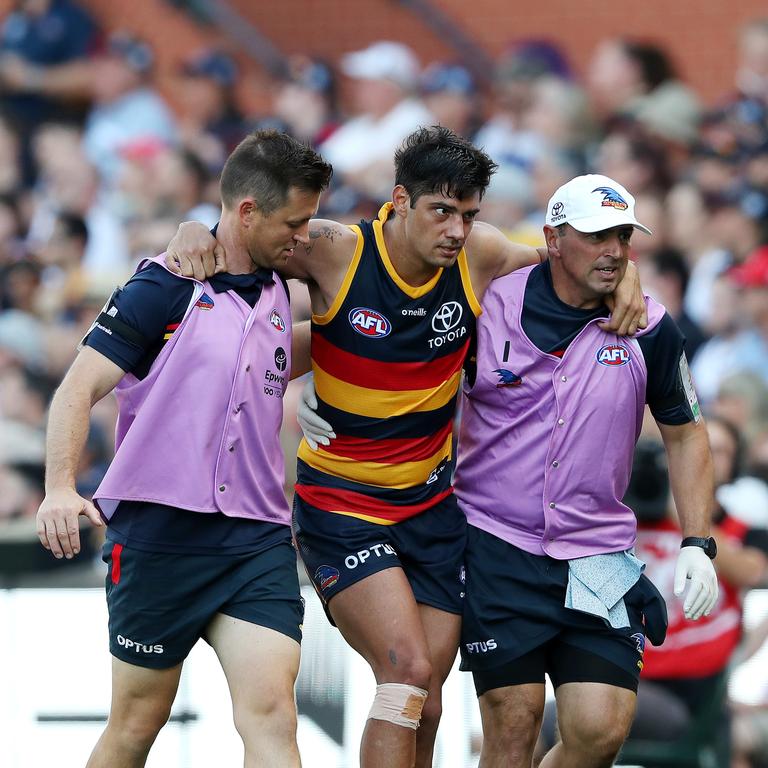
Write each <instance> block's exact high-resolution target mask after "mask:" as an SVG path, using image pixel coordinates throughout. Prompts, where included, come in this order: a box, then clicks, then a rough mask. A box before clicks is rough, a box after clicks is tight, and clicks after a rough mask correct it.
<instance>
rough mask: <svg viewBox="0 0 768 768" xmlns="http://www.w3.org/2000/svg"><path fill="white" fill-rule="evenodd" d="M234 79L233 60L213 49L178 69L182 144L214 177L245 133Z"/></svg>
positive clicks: (235, 76) (198, 55)
mask: <svg viewBox="0 0 768 768" xmlns="http://www.w3.org/2000/svg"><path fill="white" fill-rule="evenodd" d="M237 77H238V68H237V64H236V62H235V60H234V59H233V58H232V57H231V56H230V55H229V54H227V53H225V52H224V51H219V50H215V49H206V50H202V51H199V52H198V53H196V54H195V55H194V56H191V57H190V58H188V59H187V60H186V61H184V62H183V63H182V65H181V68H180V81H179V89H178V91H177V93H178V96H179V100H180V102H181V110H182V118H181V123H180V132H181V137H182V141H183V143H184V145H185V146H186V147H188V148H189V149H190V150H192V151H194V152H195V153H196V154H197V155H198V156H199V157H201V158H202V159H203V160H204V162H205V163H206V165H207V166H208V168H209V169H210V170H211V171H212V172H213V173H218V172H219V171H220V170H221V168H222V167H223V165H224V160H225V159H226V157H227V155H228V154H229V153H230V152H231V151H232V150H233V149H234V148H235V147H236V146H237V145H238V144H239V143H240V141H241V140H242V139H243V138H244V137H245V134H246V133H247V127H246V123H245V118H244V117H243V114H242V112H241V110H240V107H239V105H238V103H237V97H236V95H235V84H236V82H237Z"/></svg>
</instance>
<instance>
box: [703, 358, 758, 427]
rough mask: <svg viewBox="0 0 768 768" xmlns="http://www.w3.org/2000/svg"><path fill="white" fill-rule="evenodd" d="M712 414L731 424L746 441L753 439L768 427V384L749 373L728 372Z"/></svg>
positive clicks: (721, 383)
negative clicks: (757, 433)
mask: <svg viewBox="0 0 768 768" xmlns="http://www.w3.org/2000/svg"><path fill="white" fill-rule="evenodd" d="M710 411H711V412H712V413H714V414H715V415H717V416H719V417H721V418H723V419H727V420H728V421H730V422H732V423H733V424H734V425H735V426H736V427H737V428H738V430H739V431H740V432H741V434H742V435H744V436H745V438H747V439H751V438H752V436H753V435H754V434H755V433H756V432H758V431H760V429H762V428H763V427H767V426H768V381H766V380H765V379H764V378H763V377H762V376H759V375H758V374H756V373H752V372H749V371H746V372H745V371H741V372H739V373H727V372H726V373H725V374H724V375H723V377H722V378H721V379H720V384H719V387H718V390H717V396H716V398H715V399H714V401H713V402H712V404H711V406H710Z"/></svg>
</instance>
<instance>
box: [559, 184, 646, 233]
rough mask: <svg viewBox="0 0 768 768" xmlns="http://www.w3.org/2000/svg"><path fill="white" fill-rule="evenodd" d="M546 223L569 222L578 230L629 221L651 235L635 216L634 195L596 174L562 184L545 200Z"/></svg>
mask: <svg viewBox="0 0 768 768" xmlns="http://www.w3.org/2000/svg"><path fill="white" fill-rule="evenodd" d="M546 223H547V224H549V226H550V227H557V226H559V225H560V224H570V225H571V226H572V227H573V228H574V229H577V230H578V231H579V232H600V231H602V230H604V229H611V228H612V227H620V226H622V225H625V224H631V225H632V226H633V227H635V228H636V229H639V230H640V231H641V232H645V233H646V234H647V235H651V234H653V233H652V232H651V230H650V229H648V227H646V226H643V225H642V224H641V223H640V222H639V221H638V220H637V219H636V218H635V198H634V197H633V196H632V195H631V194H630V193H629V192H627V190H626V189H625V188H624V187H622V186H621V184H619V183H618V182H617V181H614V180H613V179H609V178H608V177H607V176H601V175H600V174H596V173H593V174H588V175H586V176H577V177H576V178H575V179H571V180H570V181H569V182H567V183H566V184H563V186H562V187H560V188H559V189H558V190H557V191H556V192H555V194H554V195H552V197H551V198H550V200H549V205H548V206H547V218H546Z"/></svg>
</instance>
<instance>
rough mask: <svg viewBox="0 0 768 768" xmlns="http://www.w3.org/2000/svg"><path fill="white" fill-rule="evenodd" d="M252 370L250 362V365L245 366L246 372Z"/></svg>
mask: <svg viewBox="0 0 768 768" xmlns="http://www.w3.org/2000/svg"><path fill="white" fill-rule="evenodd" d="M250 370H251V366H250V363H249V364H248V365H246V366H245V372H246V373H248V371H250Z"/></svg>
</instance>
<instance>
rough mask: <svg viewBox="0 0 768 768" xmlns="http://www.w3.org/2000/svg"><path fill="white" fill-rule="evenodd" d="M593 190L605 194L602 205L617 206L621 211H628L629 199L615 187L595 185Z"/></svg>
mask: <svg viewBox="0 0 768 768" xmlns="http://www.w3.org/2000/svg"><path fill="white" fill-rule="evenodd" d="M592 191H593V192H599V193H600V194H601V195H602V196H603V202H602V203H600V205H602V206H604V207H608V208H616V209H617V210H619V211H626V210H627V208H629V205H628V204H627V201H626V200H625V199H624V198H623V197H622V196H621V195H620V194H619V193H618V192H617V191H616V190H615V189H613V187H595V188H594V189H593V190H592Z"/></svg>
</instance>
